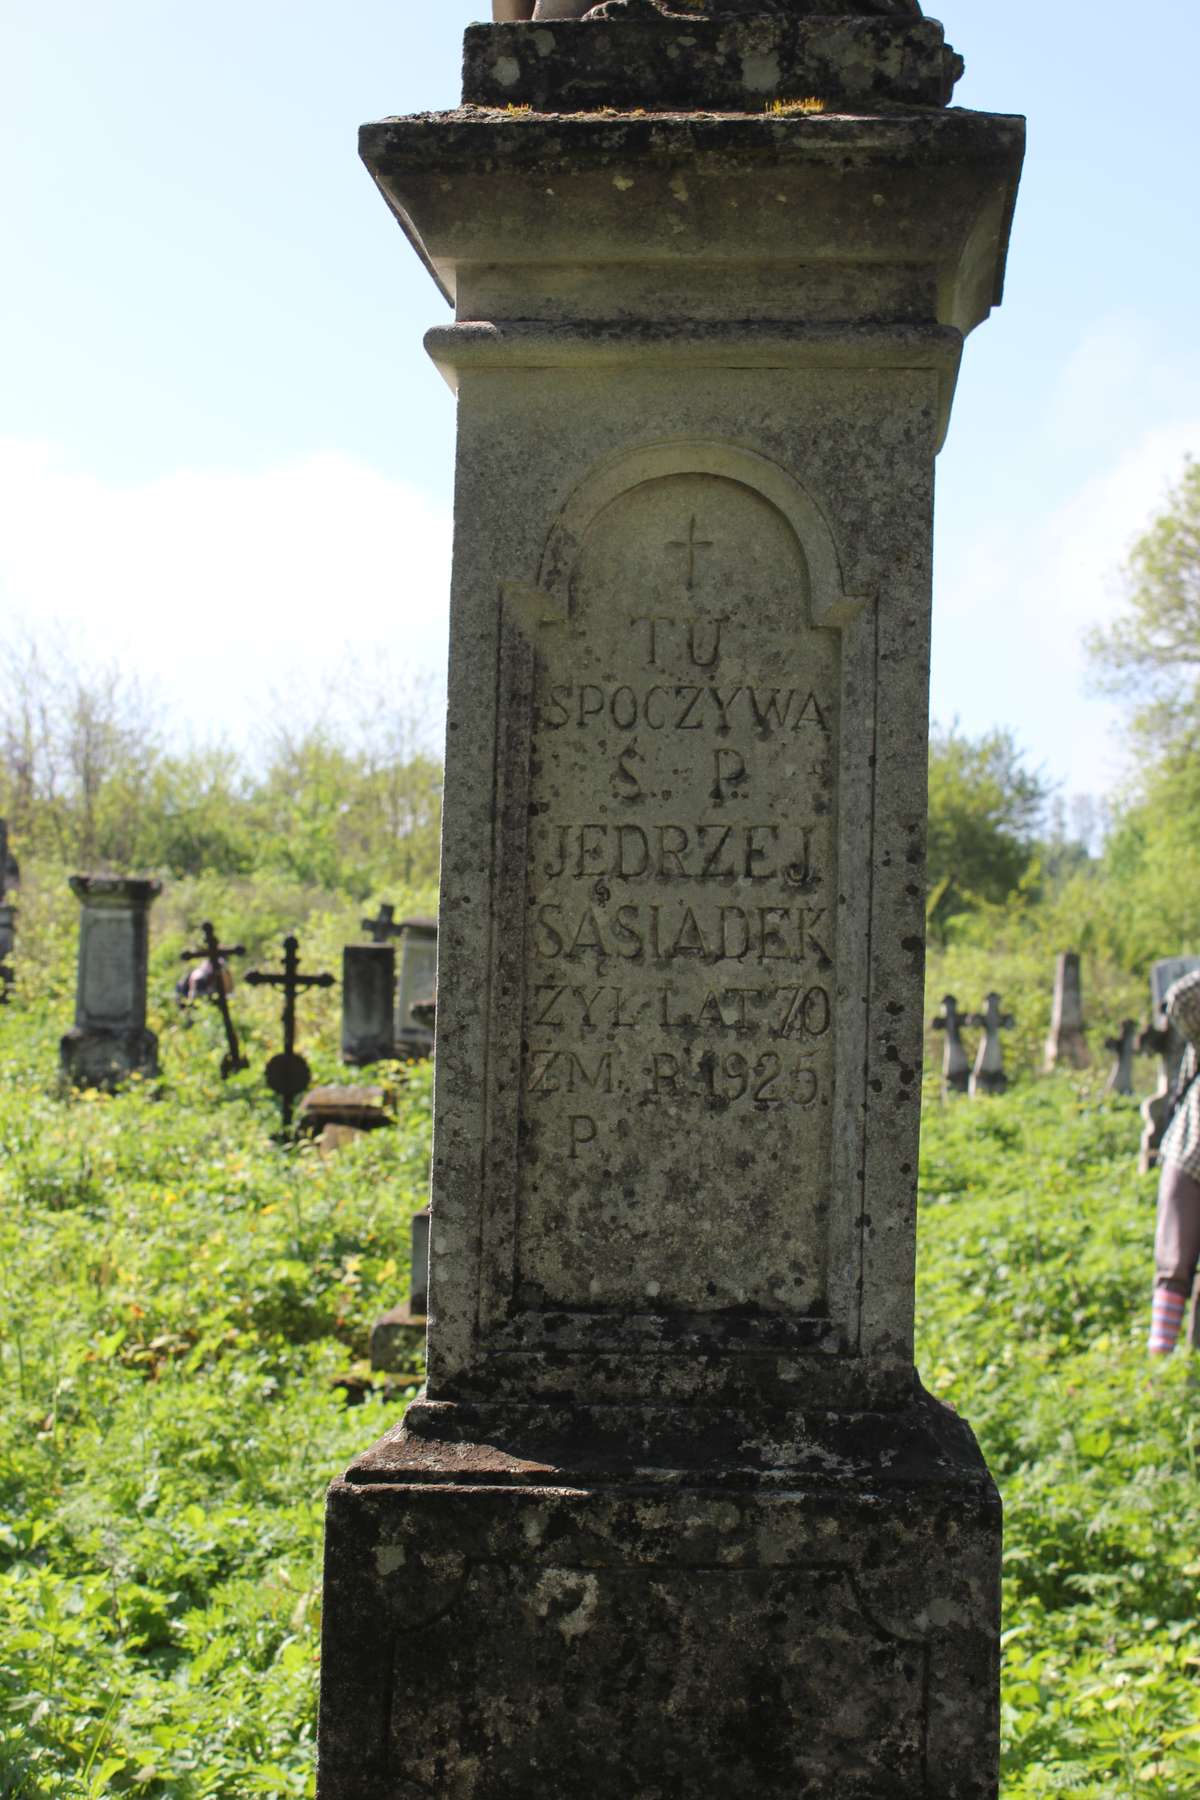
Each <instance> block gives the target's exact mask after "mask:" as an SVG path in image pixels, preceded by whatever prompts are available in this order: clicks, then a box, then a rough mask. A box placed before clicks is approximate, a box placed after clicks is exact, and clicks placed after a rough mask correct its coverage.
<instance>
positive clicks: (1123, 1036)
mask: <svg viewBox="0 0 1200 1800" xmlns="http://www.w3.org/2000/svg"><path fill="white" fill-rule="evenodd" d="M1137 1040H1138V1028H1137V1025H1136V1023H1135V1021H1134V1020H1133V1019H1122V1021H1121V1031H1120V1035H1119V1036H1117V1037H1110V1038H1105V1040H1104V1048H1105V1049H1106V1050H1111V1051H1112V1053H1113V1057H1114V1059H1115V1060H1114V1062H1113V1066H1112V1068H1111V1069H1110V1071H1109V1075H1108V1080H1107V1081H1106V1082H1105V1084H1104V1091H1105V1093H1106V1094H1120V1095H1128V1094H1132V1092H1133V1058H1134V1055H1135V1053H1136V1051H1137Z"/></svg>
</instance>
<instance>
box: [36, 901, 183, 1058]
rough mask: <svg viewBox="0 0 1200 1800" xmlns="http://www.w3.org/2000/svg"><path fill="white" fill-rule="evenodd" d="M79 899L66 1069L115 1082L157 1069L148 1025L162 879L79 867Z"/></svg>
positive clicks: (63, 1047)
mask: <svg viewBox="0 0 1200 1800" xmlns="http://www.w3.org/2000/svg"><path fill="white" fill-rule="evenodd" d="M71 892H72V893H73V894H74V895H75V898H76V899H77V900H78V901H79V903H80V906H81V907H82V909H83V910H82V913H81V915H80V921H79V965H78V979H77V985H76V995H75V1024H74V1026H73V1027H72V1029H71V1030H70V1031H68V1032H67V1034H66V1036H65V1037H64V1038H63V1040H62V1045H61V1060H62V1069H63V1074H64V1076H65V1078H66V1080H67V1081H68V1082H70V1084H71V1085H72V1086H73V1087H78V1088H114V1087H117V1086H119V1085H120V1083H121V1082H122V1081H125V1080H127V1079H128V1078H129V1076H130V1075H133V1074H140V1075H156V1074H157V1073H158V1039H157V1038H156V1037H155V1035H154V1033H153V1032H152V1031H149V1030H148V1029H147V1027H146V976H147V968H148V959H149V947H150V908H151V906H152V905H153V904H154V902H155V900H156V899H157V898H158V896H159V894H161V892H162V883H161V882H160V881H128V880H125V879H123V878H122V877H119V876H110V875H74V876H72V878H71Z"/></svg>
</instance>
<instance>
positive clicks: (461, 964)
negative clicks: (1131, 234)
mask: <svg viewBox="0 0 1200 1800" xmlns="http://www.w3.org/2000/svg"><path fill="white" fill-rule="evenodd" d="M837 10H838V9H837V8H835V12H836V11H837ZM639 18H640V19H641V21H642V22H641V23H640V24H639V23H638V20H639ZM789 20H792V13H791V11H790V10H789V9H784V8H776V9H775V12H774V14H773V15H772V19H771V20H768V21H767V23H766V24H765V25H764V26H763V40H762V41H763V43H764V45H765V46H766V52H767V53H765V54H764V61H763V62H762V63H754V62H751V63H750V65H749V66H747V63H746V59H745V57H744V56H743V54H742V52H743V51H744V49H745V45H746V41H747V40H746V39H745V38H744V37H742V36H738V35H736V34H735V35H732V36H731V35H725V27H724V26H723V25H721V24H718V23H714V24H712V25H708V24H697V23H696V22H695V21H693V20H688V19H683V20H680V19H678V18H676V19H674V20H672V19H669V18H666V17H664V16H660V15H659V14H658V13H657V12H654V13H653V15H652V16H651V15H650V14H649V13H647V11H646V9H644V8H643V9H639V10H638V11H637V12H636V13H635V11H634V9H628V10H627V12H626V13H625V14H624V15H623V16H622V17H620V18H618V17H616V16H614V17H612V18H611V19H610V18H600V19H597V20H585V21H583V22H582V23H581V22H578V21H566V22H563V23H561V24H553V23H548V24H540V23H539V24H511V25H500V26H494V27H487V26H481V27H475V28H472V30H471V31H469V32H468V34H467V49H466V57H465V70H466V79H465V98H466V100H467V102H469V103H470V105H469V106H468V108H467V109H466V110H464V111H462V112H457V113H451V114H445V115H433V116H429V115H424V116H421V117H418V118H413V119H396V120H389V121H386V122H385V123H383V124H381V125H378V126H369V127H367V128H365V130H364V133H363V138H362V145H363V153H364V156H365V158H366V161H367V164H368V166H369V168H370V170H371V172H372V174H373V175H374V177H375V179H376V181H377V182H378V184H379V186H380V188H381V190H382V191H383V194H384V196H385V198H386V199H387V201H388V204H389V205H390V207H391V208H392V211H393V213H394V215H395V217H396V218H397V219H398V220H399V221H400V223H401V225H402V227H403V229H404V230H405V231H406V232H407V234H408V235H409V237H410V239H411V240H412V242H413V244H414V245H415V247H416V249H417V250H418V253H419V254H420V255H421V257H422V258H423V260H424V262H425V264H426V266H427V267H428V268H429V269H430V270H431V271H432V272H433V273H434V275H435V277H436V279H437V280H438V282H439V283H440V285H441V287H442V289H443V291H444V292H445V293H446V294H447V296H449V297H451V298H452V300H453V301H454V303H455V305H456V309H457V322H456V323H454V324H451V325H448V326H446V327H443V328H439V329H435V330H434V331H433V332H431V333H430V334H429V337H428V339H427V343H428V345H429V347H430V350H431V352H432V354H433V356H434V358H435V360H436V361H437V363H438V365H439V366H440V367H441V368H442V370H443V372H444V373H445V375H446V377H447V379H448V380H449V381H450V383H451V384H452V385H453V386H454V387H456V388H457V391H458V408H459V410H458V419H459V456H458V469H459V483H458V494H457V503H456V536H455V561H454V584H453V595H452V613H451V667H450V683H449V721H448V724H449V730H448V738H447V762H446V786H445V828H444V842H443V864H442V891H441V933H440V944H439V951H440V959H439V962H440V968H439V985H438V1018H439V1025H440V1027H441V1031H440V1037H439V1046H440V1047H439V1053H438V1057H437V1075H436V1103H435V1132H434V1171H433V1191H432V1218H431V1248H430V1257H431V1263H430V1288H429V1346H428V1357H429V1377H428V1385H427V1391H426V1393H425V1394H424V1396H422V1397H421V1398H419V1399H418V1400H417V1401H416V1402H415V1403H414V1405H413V1406H412V1407H410V1408H409V1411H408V1413H407V1414H406V1416H405V1420H404V1422H403V1425H402V1426H401V1427H399V1428H398V1429H397V1430H395V1431H392V1432H390V1433H388V1435H387V1436H386V1437H385V1438H384V1439H382V1440H381V1442H380V1443H378V1444H377V1445H375V1446H374V1447H373V1448H372V1449H370V1450H368V1451H367V1452H365V1454H364V1455H362V1456H361V1457H359V1458H357V1459H356V1460H355V1462H354V1464H353V1465H352V1466H351V1468H350V1469H349V1470H348V1471H347V1472H346V1475H345V1476H344V1477H343V1478H342V1479H341V1480H339V1481H337V1482H335V1483H334V1485H333V1487H332V1489H331V1491H330V1497H329V1510H328V1523H327V1538H326V1581H325V1599H324V1612H323V1618H324V1624H323V1632H324V1642H323V1652H322V1701H321V1726H320V1772H319V1778H318V1791H319V1793H320V1796H321V1800H364V1796H367V1795H370V1796H372V1800H412V1797H415V1796H417V1795H434V1794H437V1795H450V1794H453V1795H455V1796H456V1797H458V1800H529V1796H531V1795H534V1794H544V1795H546V1796H548V1797H550V1800H629V1797H630V1796H641V1797H644V1800H650V1797H651V1796H654V1797H655V1800H675V1796H683V1795H687V1796H692V1795H701V1794H720V1795H722V1796H725V1797H727V1800H784V1796H786V1797H787V1800H796V1796H798V1795H800V1794H812V1795H814V1796H815V1795H818V1794H820V1795H822V1796H829V1797H832V1796H834V1795H836V1796H837V1800H885V1797H886V1800H917V1797H918V1796H920V1797H921V1800H994V1797H995V1795H996V1792H997V1779H998V1775H997V1770H998V1717H999V1714H998V1657H999V1592H1000V1587H999V1583H1000V1505H999V1498H998V1495H997V1493H996V1490H995V1487H994V1484H993V1483H992V1481H991V1478H990V1476H989V1475H988V1472H987V1469H986V1466H985V1465H984V1462H983V1459H982V1457H981V1456H980V1453H979V1450H978V1446H977V1445H976V1444H975V1442H974V1439H973V1437H972V1436H971V1433H970V1431H969V1429H968V1427H967V1426H966V1425H965V1424H964V1422H963V1421H962V1420H960V1419H959V1418H957V1417H956V1416H955V1415H954V1414H953V1413H952V1412H950V1411H949V1410H948V1409H946V1408H944V1407H942V1406H940V1405H938V1404H937V1403H936V1402H935V1401H933V1400H932V1399H930V1398H929V1397H928V1396H926V1395H925V1394H924V1392H923V1390H922V1389H921V1388H920V1385H919V1383H918V1382H917V1380H916V1375H915V1370H914V1366H913V1290H914V1261H915V1212H916V1179H917V1153H918V1132H919V1116H920V1092H921V1079H920V1077H921V1058H922V1043H923V968H924V923H925V916H924V908H925V855H924V833H925V825H926V786H925V782H926V745H927V740H928V683H929V641H928V633H929V616H930V595H931V530H932V510H933V509H932V500H933V470H934V458H935V455H936V453H937V450H938V447H939V445H940V443H941V441H942V437H943V434H944V432H945V429H946V425H947V421H948V415H949V406H950V399H951V395H952V392H953V387H954V381H955V377H956V374H957V370H958V365H959V359H960V355H961V351H962V344H963V338H964V336H965V334H966V333H967V332H968V331H970V330H971V329H972V328H973V327H974V326H975V325H976V324H977V323H979V322H980V321H981V320H982V319H983V318H985V317H986V316H987V313H988V311H989V310H990V308H991V307H992V306H993V305H994V304H995V302H996V301H997V300H998V298H999V295H1000V286H1001V277H1002V271H1003V265H1004V256H1005V250H1006V244H1007V235H1008V229H1009V222H1010V219H1011V214H1012V208H1013V204H1014V200H1015V193H1016V184H1017V179H1018V173H1019V169H1020V163H1021V156H1022V149H1023V130H1022V126H1021V123H1020V121H1018V120H1013V119H1006V118H994V117H989V116H982V115H977V114H972V113H965V112H952V111H948V110H945V109H944V108H942V106H941V105H940V104H939V103H938V101H937V100H936V99H931V98H930V95H931V91H932V90H931V82H932V72H934V71H937V72H938V73H939V77H940V79H941V81H942V85H943V88H944V87H945V86H946V78H947V71H948V70H949V69H950V68H951V67H952V65H953V60H954V59H953V57H952V53H948V52H947V51H946V47H945V45H944V40H943V36H942V30H941V27H940V26H937V25H935V24H934V23H933V22H932V21H922V20H916V21H915V22H914V21H913V20H912V19H911V18H910V19H904V20H902V21H901V20H896V21H889V20H888V19H880V18H874V19H869V20H862V19H855V18H852V17H844V18H841V19H838V20H836V21H835V22H836V24H837V26H838V31H832V30H831V29H830V25H829V19H828V18H826V20H825V24H824V25H823V26H822V25H821V22H820V20H819V19H815V18H814V19H812V20H810V21H808V22H809V23H810V24H811V25H812V26H813V30H814V31H816V30H817V28H818V27H820V31H821V32H823V33H824V35H823V36H821V37H820V48H819V53H818V51H817V50H816V49H814V47H813V46H814V44H815V43H816V41H817V40H816V39H815V38H813V37H812V36H811V34H810V35H808V36H806V35H805V33H804V32H802V31H800V30H799V29H797V30H795V31H792V30H791V29H790V25H789ZM792 22H795V21H794V20H792ZM804 22H805V21H804V20H800V23H801V24H803V23H804ZM744 23H745V22H744V21H742V22H739V21H736V20H735V21H734V24H736V25H737V29H738V32H741V31H742V30H743V28H744ZM751 23H753V21H751ZM785 25H787V26H788V29H786V30H785V29H784V26H785ZM918 26H919V27H920V29H919V31H916V28H917V27H918ZM730 29H731V30H732V27H731V28H730ZM914 31H916V36H915V37H914V36H913V35H912V34H913V32H914ZM839 33H840V35H839ZM810 52H811V54H810ZM831 63H832V64H834V65H836V66H835V67H832V68H831ZM767 69H770V70H771V71H773V73H772V75H771V83H772V84H773V86H774V88H775V92H776V93H777V94H782V95H784V96H787V95H792V94H797V95H806V94H812V93H817V92H825V91H827V89H826V85H825V84H826V83H828V91H830V92H831V93H837V92H838V91H839V83H840V84H841V89H842V91H846V90H849V89H853V90H854V91H855V92H857V93H858V94H859V95H860V96H861V95H862V94H865V93H866V92H868V91H874V89H875V87H876V85H877V86H878V88H879V90H880V92H881V95H882V98H881V100H880V105H879V109H878V110H876V109H875V108H874V107H871V108H868V107H867V106H866V105H865V103H861V104H860V105H859V109H858V111H857V112H856V111H854V110H853V109H852V108H849V107H847V108H846V109H844V110H841V111H839V110H836V109H831V110H830V112H829V113H828V114H827V115H809V114H805V113H803V112H801V111H795V112H792V113H781V114H767V113H766V112H765V111H764V106H765V103H766V101H767V100H769V98H770V97H771V96H770V91H769V90H768V91H767V92H764V89H763V87H762V85H760V84H761V83H762V81H763V79H764V71H765V70H767ZM905 69H908V71H909V75H908V77H907V78H906V77H905V74H904V71H905ZM668 72H669V73H668ZM818 76H819V79H820V83H821V85H820V86H818V85H817V80H818ZM876 76H877V77H878V83H877V84H876V82H875V77H876ZM751 77H753V79H751ZM905 79H908V80H909V82H910V85H909V87H908V88H907V90H904V89H903V83H904V80H905ZM656 83H657V84H658V87H656ZM667 89H669V96H668V97H669V100H670V104H671V106H672V107H673V108H674V107H675V106H676V105H677V103H678V102H679V101H680V99H681V97H683V98H687V97H689V96H690V97H691V98H692V99H693V100H694V103H695V106H696V107H703V108H705V109H707V108H710V107H711V106H712V104H713V98H714V96H715V95H718V94H719V95H720V97H721V99H722V101H723V103H724V110H722V112H721V114H720V116H717V115H715V114H714V113H713V112H711V111H709V110H704V111H691V110H688V108H687V107H686V106H685V107H683V108H682V109H681V110H672V111H670V112H667V111H663V112H658V113H654V112H653V111H649V110H648V111H647V112H646V113H645V115H644V116H643V115H642V114H641V113H640V112H639V110H638V109H639V108H641V107H645V106H647V103H648V100H649V104H650V106H651V107H652V106H653V105H654V104H655V96H656V95H658V94H659V93H660V90H663V91H665V90H667ZM501 90H502V91H503V93H504V96H505V104H504V105H503V106H500V105H497V104H496V96H497V94H498V93H499V92H500V91H501ZM899 91H906V92H907V96H908V100H909V101H910V102H911V104H910V105H908V106H906V107H903V108H900V109H888V108H887V107H885V105H884V100H885V99H887V98H888V97H890V98H891V99H893V100H894V99H895V97H896V95H897V93H898V92H899ZM639 96H640V97H639ZM944 97H945V95H944V93H943V95H942V98H944ZM605 99H607V100H608V101H610V102H611V105H612V108H613V111H612V113H611V114H606V113H604V112H588V111H580V110H578V109H579V108H581V107H584V106H590V105H591V104H592V103H593V102H595V103H597V104H598V103H600V102H601V101H603V100H605ZM660 103H661V101H660ZM524 107H527V108H528V110H527V111H522V110H521V109H522V108H524ZM554 108H563V109H564V113H570V116H564V114H560V113H559V112H558V111H556V110H551V109H554ZM543 109H546V110H543ZM622 109H624V110H622Z"/></svg>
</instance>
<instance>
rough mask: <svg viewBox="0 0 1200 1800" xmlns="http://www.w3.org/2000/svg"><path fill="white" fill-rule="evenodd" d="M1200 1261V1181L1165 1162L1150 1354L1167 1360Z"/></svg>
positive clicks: (1160, 1190)
mask: <svg viewBox="0 0 1200 1800" xmlns="http://www.w3.org/2000/svg"><path fill="white" fill-rule="evenodd" d="M1198 1261H1200V1181H1196V1180H1194V1179H1193V1177H1192V1176H1191V1175H1188V1174H1187V1173H1186V1172H1185V1171H1184V1170H1183V1169H1180V1168H1177V1167H1176V1166H1175V1164H1174V1163H1164V1164H1163V1171H1162V1175H1161V1177H1160V1179H1159V1184H1158V1230H1157V1232H1156V1234H1155V1239H1154V1266H1155V1281H1154V1305H1153V1310H1152V1314H1151V1322H1150V1351H1151V1354H1152V1355H1154V1356H1169V1355H1170V1354H1171V1352H1172V1350H1174V1348H1175V1345H1176V1343H1177V1342H1178V1340H1179V1332H1180V1328H1181V1326H1182V1324H1183V1316H1184V1313H1185V1312H1186V1311H1187V1304H1188V1300H1189V1299H1190V1297H1191V1292H1192V1284H1193V1282H1194V1281H1195V1279H1196V1264H1197V1262H1198Z"/></svg>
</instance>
